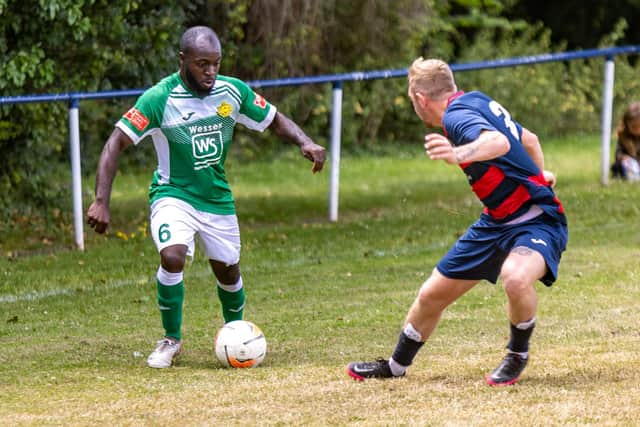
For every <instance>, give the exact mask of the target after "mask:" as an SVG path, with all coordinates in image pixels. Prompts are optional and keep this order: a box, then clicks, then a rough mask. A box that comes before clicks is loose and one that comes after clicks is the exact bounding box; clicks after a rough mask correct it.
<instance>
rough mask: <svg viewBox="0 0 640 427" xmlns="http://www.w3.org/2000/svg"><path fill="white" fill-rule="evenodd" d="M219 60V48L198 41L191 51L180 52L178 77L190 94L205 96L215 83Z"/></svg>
mask: <svg viewBox="0 0 640 427" xmlns="http://www.w3.org/2000/svg"><path fill="white" fill-rule="evenodd" d="M221 59H222V53H221V52H220V46H215V45H212V44H211V43H210V42H208V41H207V40H205V39H199V40H197V41H196V46H195V47H194V48H193V49H191V50H190V51H188V52H180V76H181V77H182V79H183V80H184V82H185V83H186V84H187V86H188V87H189V89H190V90H191V91H192V92H194V93H195V94H197V95H199V96H206V95H208V94H209V92H210V91H211V89H212V88H213V85H214V83H215V82H216V77H217V76H218V71H219V70H220V61H221Z"/></svg>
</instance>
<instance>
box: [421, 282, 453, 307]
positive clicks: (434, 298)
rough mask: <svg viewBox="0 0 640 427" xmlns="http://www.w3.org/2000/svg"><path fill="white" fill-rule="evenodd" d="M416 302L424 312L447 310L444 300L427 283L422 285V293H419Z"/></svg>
mask: <svg viewBox="0 0 640 427" xmlns="http://www.w3.org/2000/svg"><path fill="white" fill-rule="evenodd" d="M416 302H417V303H418V304H419V306H420V308H421V310H423V311H428V312H434V311H442V310H444V309H445V308H446V303H445V301H444V300H443V298H441V297H440V296H438V294H437V293H436V292H434V290H433V289H432V288H431V287H430V286H428V285H427V284H426V283H425V284H424V285H422V287H421V288H420V291H418V296H417V297H416Z"/></svg>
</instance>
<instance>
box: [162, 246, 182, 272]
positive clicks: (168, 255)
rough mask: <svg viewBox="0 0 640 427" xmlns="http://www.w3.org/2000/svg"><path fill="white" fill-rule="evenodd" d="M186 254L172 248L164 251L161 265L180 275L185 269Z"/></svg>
mask: <svg viewBox="0 0 640 427" xmlns="http://www.w3.org/2000/svg"><path fill="white" fill-rule="evenodd" d="M185 257H186V254H185V253H184V252H183V251H180V250H174V249H172V248H166V249H163V250H162V252H160V263H161V264H162V267H163V268H164V269H165V270H167V271H168V272H170V273H178V272H180V271H182V270H183V269H184V262H185Z"/></svg>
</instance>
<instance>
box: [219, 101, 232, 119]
mask: <svg viewBox="0 0 640 427" xmlns="http://www.w3.org/2000/svg"><path fill="white" fill-rule="evenodd" d="M231 113H233V106H232V105H231V104H229V103H226V102H224V101H223V102H222V104H220V105H219V106H218V115H219V116H221V117H229V116H230V115H231Z"/></svg>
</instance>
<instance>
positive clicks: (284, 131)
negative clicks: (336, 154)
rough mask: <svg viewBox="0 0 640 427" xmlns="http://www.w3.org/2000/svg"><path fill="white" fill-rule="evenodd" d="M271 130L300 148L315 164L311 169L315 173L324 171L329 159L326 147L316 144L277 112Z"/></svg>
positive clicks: (291, 121)
mask: <svg viewBox="0 0 640 427" xmlns="http://www.w3.org/2000/svg"><path fill="white" fill-rule="evenodd" d="M269 129H271V130H272V131H273V132H274V133H275V134H276V135H278V136H279V137H280V138H281V139H283V140H285V141H287V142H290V143H292V144H296V145H297V146H298V147H300V152H301V153H302V155H303V156H304V157H305V158H307V159H309V160H310V161H312V162H313V168H312V169H311V170H312V171H313V173H316V172H319V171H321V170H322V167H323V166H324V161H325V160H326V158H327V153H326V150H325V149H324V147H322V146H320V145H318V144H316V143H314V142H313V141H312V140H311V138H309V137H308V136H307V134H305V133H304V131H303V130H302V129H300V127H299V126H298V125H297V124H295V123H294V122H293V120H291V119H290V118H288V117H287V116H285V115H284V114H282V113H280V112H277V113H276V116H275V117H274V119H273V122H271V125H269Z"/></svg>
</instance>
